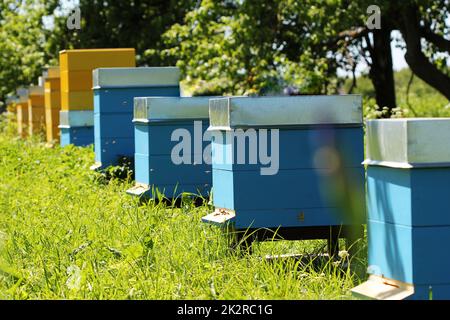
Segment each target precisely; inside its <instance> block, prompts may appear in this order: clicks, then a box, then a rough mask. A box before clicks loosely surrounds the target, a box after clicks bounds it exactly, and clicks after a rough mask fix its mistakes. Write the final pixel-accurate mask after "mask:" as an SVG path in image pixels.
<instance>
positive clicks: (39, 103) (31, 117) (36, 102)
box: [28, 86, 45, 136]
mask: <svg viewBox="0 0 450 320" xmlns="http://www.w3.org/2000/svg"><path fill="white" fill-rule="evenodd" d="M44 129H45V99H44V88H43V87H41V86H31V87H30V88H29V92H28V133H29V134H30V136H32V135H35V134H40V133H41V132H43V131H45V130H44Z"/></svg>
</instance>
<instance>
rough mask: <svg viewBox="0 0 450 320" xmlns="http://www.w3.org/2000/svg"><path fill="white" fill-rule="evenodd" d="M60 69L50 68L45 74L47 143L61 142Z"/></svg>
mask: <svg viewBox="0 0 450 320" xmlns="http://www.w3.org/2000/svg"><path fill="white" fill-rule="evenodd" d="M60 87H61V82H60V78H59V67H49V68H48V69H47V70H46V71H45V73H44V91H45V95H44V97H45V128H46V136H47V142H53V141H57V142H59V138H60V132H59V128H58V125H59V112H60V111H61V94H60Z"/></svg>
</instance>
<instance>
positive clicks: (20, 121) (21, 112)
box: [16, 100, 28, 138]
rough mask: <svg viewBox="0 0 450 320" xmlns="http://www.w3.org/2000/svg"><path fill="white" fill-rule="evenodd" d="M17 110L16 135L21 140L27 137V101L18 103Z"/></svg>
mask: <svg viewBox="0 0 450 320" xmlns="http://www.w3.org/2000/svg"><path fill="white" fill-rule="evenodd" d="M16 109H17V133H18V134H19V136H21V137H22V138H26V137H27V136H28V131H27V128H28V100H27V101H26V102H18V103H17V104H16Z"/></svg>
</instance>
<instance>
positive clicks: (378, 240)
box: [353, 118, 450, 300]
mask: <svg viewBox="0 0 450 320" xmlns="http://www.w3.org/2000/svg"><path fill="white" fill-rule="evenodd" d="M449 137H450V118H441V119H439V118H428V119H425V118H423V119H420V118H417V119H384V120H370V121H367V160H366V161H365V163H366V164H367V166H368V167H367V208H368V241H369V273H370V274H372V276H371V279H370V280H369V281H368V282H367V283H364V284H362V285H361V286H359V287H357V288H355V289H353V292H354V293H355V294H357V295H359V296H364V297H368V298H377V299H405V298H407V299H421V300H422V299H425V300H427V299H430V298H431V297H432V298H433V299H450V273H449V270H450V252H449V251H448V250H446V249H442V248H441V246H444V247H445V244H446V243H450V215H448V212H449V211H450V201H448V195H449V194H450V148H449V147H447V146H446V145H445V144H444V145H442V141H446V139H448V138H449ZM391 282H394V284H395V285H396V286H397V289H396V290H394V289H393V288H392V285H391ZM383 283H384V285H383Z"/></svg>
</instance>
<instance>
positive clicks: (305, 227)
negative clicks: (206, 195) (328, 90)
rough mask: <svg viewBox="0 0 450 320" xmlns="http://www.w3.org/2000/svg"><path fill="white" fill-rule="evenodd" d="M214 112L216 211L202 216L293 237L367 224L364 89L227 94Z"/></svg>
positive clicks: (317, 235)
mask: <svg viewBox="0 0 450 320" xmlns="http://www.w3.org/2000/svg"><path fill="white" fill-rule="evenodd" d="M209 112H210V122H211V126H210V129H209V130H210V131H211V133H212V134H213V142H212V153H213V162H212V169H213V203H214V206H215V208H216V211H215V212H214V213H212V214H210V215H208V216H206V217H204V218H203V221H204V222H208V223H213V224H218V225H224V224H232V225H233V226H234V228H236V230H247V229H250V230H255V229H260V228H264V229H270V230H277V232H279V233H281V232H282V231H283V232H284V233H285V234H286V238H288V237H289V238H292V239H309V238H313V239H314V238H327V239H328V238H329V237H330V230H342V233H340V234H337V235H336V231H333V237H336V236H342V237H344V236H346V232H347V231H346V230H350V231H351V230H353V229H355V230H361V224H362V223H364V193H363V190H364V168H363V167H362V165H361V162H362V159H363V148H364V147H363V128H362V108H361V97H360V96H354V95H348V96H297V97H258V98H221V99H212V100H210V107H209ZM277 137H278V138H277ZM264 149H266V150H264ZM264 154H266V155H271V154H272V155H273V156H274V157H273V160H272V161H271V163H269V161H267V159H265V158H264V157H262V155H264ZM277 155H278V156H277ZM277 162H278V164H276V163H277ZM276 169H277V170H276ZM349 190H352V191H355V192H354V195H353V199H352V201H351V203H346V201H345V200H346V199H345V198H346V195H347V192H349ZM358 190H359V192H357V191H358ZM330 227H331V228H330ZM350 231H349V232H350ZM288 235H289V236H288ZM272 236H273V233H271V234H270V237H272Z"/></svg>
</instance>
